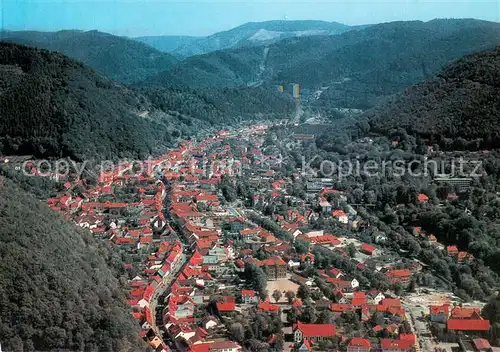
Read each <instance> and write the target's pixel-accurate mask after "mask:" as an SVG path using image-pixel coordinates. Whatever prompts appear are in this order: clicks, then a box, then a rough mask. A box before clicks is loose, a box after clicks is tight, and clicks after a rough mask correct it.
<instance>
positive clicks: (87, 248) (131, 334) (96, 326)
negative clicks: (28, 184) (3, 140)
mask: <svg viewBox="0 0 500 352" xmlns="http://www.w3.org/2000/svg"><path fill="white" fill-rule="evenodd" d="M0 227H1V228H2V230H1V231H0V258H1V262H2V265H1V266H0V302H1V303H0V341H1V343H2V348H4V350H6V351H33V350H38V351H47V350H61V349H67V350H78V351H83V350H86V351H87V350H89V351H91V350H102V351H104V350H106V351H127V350H138V349H141V348H140V345H139V342H138V339H137V338H136V336H138V331H137V329H136V326H135V324H134V322H133V321H132V319H131V316H130V314H129V313H128V308H127V307H126V303H125V295H124V291H123V288H122V287H121V286H120V284H119V281H118V280H117V278H116V277H117V272H115V270H117V268H120V270H123V269H122V268H123V266H122V265H121V264H120V263H121V261H120V260H119V258H116V257H115V256H114V255H113V254H112V252H111V250H110V249H109V248H107V247H106V245H105V244H103V243H101V244H97V243H96V242H95V241H94V239H93V238H92V236H91V234H90V233H88V232H87V231H83V230H80V229H77V228H76V227H75V225H73V224H70V223H69V222H67V221H66V220H64V219H63V218H62V217H61V216H60V215H59V214H57V213H55V212H53V211H52V210H50V209H49V208H48V207H47V206H46V205H44V204H42V203H40V202H39V201H37V200H35V199H34V198H32V197H31V196H30V195H28V194H27V193H25V192H24V191H21V190H19V189H18V188H17V187H16V186H14V184H13V183H12V182H11V181H9V180H7V179H5V178H0Z"/></svg>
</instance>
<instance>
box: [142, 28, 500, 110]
mask: <svg viewBox="0 0 500 352" xmlns="http://www.w3.org/2000/svg"><path fill="white" fill-rule="evenodd" d="M499 37H500V24H498V23H494V22H486V21H479V20H472V19H461V20H433V21H429V22H421V21H411V22H391V23H383V24H379V25H374V26H370V27H368V28H365V29H362V30H357V31H349V32H346V33H343V34H340V35H333V36H311V37H301V38H290V39H285V40H282V41H280V42H277V43H274V44H271V45H268V46H260V47H250V48H239V49H232V50H223V51H217V52H213V53H209V54H206V55H201V56H193V57H190V58H187V59H186V60H184V61H182V62H180V63H178V64H176V65H174V66H173V67H172V69H170V70H168V71H166V72H163V73H160V74H158V75H156V76H154V77H152V78H151V79H149V80H147V81H146V82H144V84H146V85H148V84H149V85H151V84H153V85H162V86H169V85H176V86H182V85H184V86H190V87H234V86H244V85H247V84H252V83H253V82H255V81H261V82H262V84H264V85H275V84H287V83H290V82H296V83H299V84H300V85H301V87H302V88H310V89H317V88H319V87H322V86H328V87H329V89H327V90H326V91H325V92H323V94H322V95H321V98H320V100H323V101H322V102H320V103H324V104H326V105H331V104H335V105H336V106H338V107H360V108H366V106H367V105H368V106H373V105H374V104H375V103H376V102H377V97H384V96H387V95H390V94H393V93H395V92H398V91H400V90H402V89H404V88H405V87H407V86H409V85H411V84H415V83H417V82H419V81H421V80H423V79H425V78H426V77H431V76H432V75H433V74H436V73H438V72H439V70H441V69H442V68H443V67H444V66H445V65H446V64H447V63H449V62H450V61H452V60H455V59H457V58H459V57H461V56H463V55H467V54H470V53H473V52H475V51H480V50H485V49H488V48H494V46H495V45H496V44H498V38H499ZM266 48H268V50H266ZM346 92H347V94H346ZM367 101H368V104H367Z"/></svg>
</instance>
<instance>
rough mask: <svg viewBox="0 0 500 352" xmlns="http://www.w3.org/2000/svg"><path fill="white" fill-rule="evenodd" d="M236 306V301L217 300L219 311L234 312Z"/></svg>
mask: <svg viewBox="0 0 500 352" xmlns="http://www.w3.org/2000/svg"><path fill="white" fill-rule="evenodd" d="M235 308H236V305H235V304H234V302H217V309H218V310H219V312H232V311H234V310H235Z"/></svg>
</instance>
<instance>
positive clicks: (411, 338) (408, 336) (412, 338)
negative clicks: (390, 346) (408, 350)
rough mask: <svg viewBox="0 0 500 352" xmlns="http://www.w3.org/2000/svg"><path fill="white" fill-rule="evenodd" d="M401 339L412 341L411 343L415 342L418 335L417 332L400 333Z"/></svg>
mask: <svg viewBox="0 0 500 352" xmlns="http://www.w3.org/2000/svg"><path fill="white" fill-rule="evenodd" d="M399 339H400V340H405V341H411V343H413V344H415V342H416V341H417V336H416V335H415V334H399Z"/></svg>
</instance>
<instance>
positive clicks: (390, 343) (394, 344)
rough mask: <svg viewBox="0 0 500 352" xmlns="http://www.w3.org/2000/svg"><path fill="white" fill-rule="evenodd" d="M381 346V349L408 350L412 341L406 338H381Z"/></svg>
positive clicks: (411, 345)
mask: <svg viewBox="0 0 500 352" xmlns="http://www.w3.org/2000/svg"><path fill="white" fill-rule="evenodd" d="M381 346H382V348H383V349H391V350H392V349H399V350H410V349H411V348H412V347H413V343H412V342H411V341H408V340H392V339H382V342H381Z"/></svg>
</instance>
